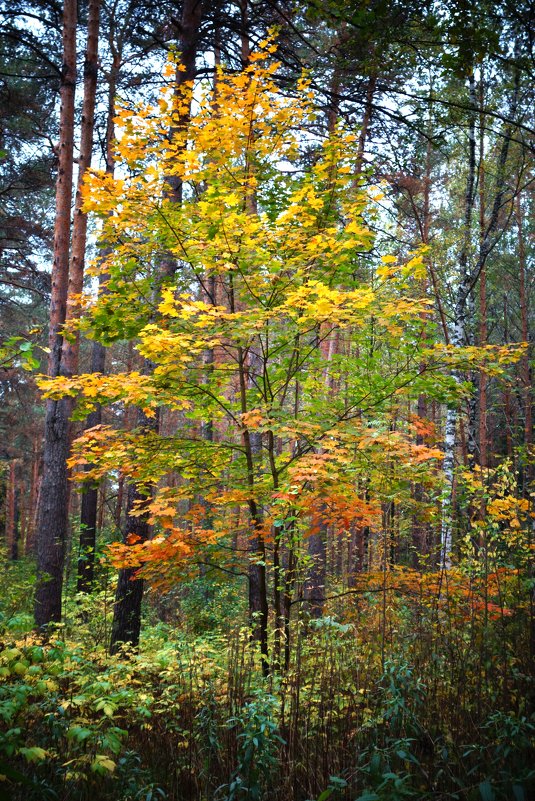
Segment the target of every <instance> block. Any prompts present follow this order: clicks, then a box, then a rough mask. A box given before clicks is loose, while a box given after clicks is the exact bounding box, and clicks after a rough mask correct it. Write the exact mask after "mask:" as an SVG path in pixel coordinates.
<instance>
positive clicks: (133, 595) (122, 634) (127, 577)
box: [110, 412, 150, 654]
mask: <svg viewBox="0 0 535 801" xmlns="http://www.w3.org/2000/svg"><path fill="white" fill-rule="evenodd" d="M140 415H142V413H141V412H140ZM143 417H144V415H143ZM146 498H147V496H146V495H142V494H141V493H140V492H139V490H138V488H137V487H136V485H135V484H131V485H130V486H129V488H128V500H127V508H128V511H129V512H130V511H131V510H132V508H133V506H134V504H135V503H136V502H140V501H141V502H142V501H144V500H146ZM130 534H133V535H134V536H136V537H138V538H139V539H138V540H137V541H138V542H145V541H146V540H147V539H148V538H149V535H150V526H149V524H148V523H147V520H146V518H145V517H144V516H143V515H136V516H135V517H133V516H132V515H130V514H127V518H126V523H125V528H124V541H125V542H126V541H127V538H128V536H129V535H130ZM135 574H136V570H135V569H133V568H122V569H121V570H120V571H119V580H118V582H117V590H116V593H115V606H114V609H113V624H112V631H111V642H110V653H111V654H115V653H117V651H118V650H119V649H120V647H121V645H130V646H132V647H134V648H135V647H136V646H137V645H138V644H139V635H140V632H141V602H142V600H143V579H141V578H135Z"/></svg>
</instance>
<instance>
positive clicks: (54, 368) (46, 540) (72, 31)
mask: <svg viewBox="0 0 535 801" xmlns="http://www.w3.org/2000/svg"><path fill="white" fill-rule="evenodd" d="M76 15H77V3H76V0H65V2H64V9H63V69H62V81H61V88H60V97H61V108H60V132H59V164H58V177H57V182H56V218H55V228H54V262H53V265H52V294H51V303H50V330H49V346H50V355H49V362H48V374H49V375H50V376H51V377H55V376H58V375H59V373H60V366H61V351H62V345H63V335H62V332H61V329H62V326H63V324H64V322H65V316H66V303H67V288H68V275H69V244H70V218H71V199H72V175H73V146H74V141H73V140H74V95H75V85H76ZM68 433H69V432H68V403H67V401H65V400H61V401H52V400H49V401H48V402H47V407H46V419H45V446H44V462H43V480H42V485H41V492H40V502H39V510H38V516H37V531H36V539H37V579H36V594H35V622H36V625H37V626H39V627H42V626H45V625H47V624H48V623H50V622H53V621H59V620H61V596H62V585H63V563H64V551H65V537H66V531H67V522H68V491H67V473H66V465H65V457H66V450H67V448H66V447H65V443H68Z"/></svg>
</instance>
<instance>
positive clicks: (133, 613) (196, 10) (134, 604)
mask: <svg viewBox="0 0 535 801" xmlns="http://www.w3.org/2000/svg"><path fill="white" fill-rule="evenodd" d="M204 10H205V9H204V3H203V2H202V0H185V2H184V5H183V8H182V17H181V22H180V26H179V47H180V53H181V59H180V61H181V65H182V66H183V67H185V69H181V70H177V73H176V84H177V86H180V85H181V84H183V83H184V82H186V81H190V82H192V81H193V80H194V79H195V76H196V57H197V49H198V44H199V36H200V31H201V23H202V20H203V14H204ZM189 116H190V107H189V106H188V109H187V110H186V111H185V112H184V114H183V116H182V117H181V119H180V121H179V127H180V126H183V125H187V123H188V120H189ZM175 130H176V129H175ZM172 135H173V131H171V132H170V137H172ZM166 183H167V186H168V189H167V192H166V195H167V199H168V200H170V201H171V202H174V203H180V202H181V201H182V182H181V180H180V179H179V178H178V177H169V176H168V177H166ZM176 268H177V262H176V259H175V258H174V256H173V255H172V254H171V253H167V254H165V255H164V256H163V257H162V258H161V260H160V264H159V276H158V277H157V280H156V282H155V290H154V295H155V296H156V295H157V294H158V285H159V280H160V279H161V278H162V277H169V276H171V275H173V273H174V272H175V270H176ZM151 369H152V365H151V363H150V362H148V361H147V360H145V364H144V370H146V371H148V372H150V371H151ZM138 424H139V425H140V426H142V427H145V428H149V427H150V428H152V429H153V430H156V431H158V426H159V417H158V415H157V416H156V418H155V419H154V420H147V418H146V417H145V416H144V415H143V414H142V413H141V412H140V415H139V423H138ZM144 497H146V494H145V495H143V494H142V493H140V492H139V490H138V489H137V488H136V487H135V485H133V486H130V487H129V490H128V496H127V513H126V514H127V518H126V524H125V536H126V535H127V534H128V533H133V534H137V535H138V536H139V537H140V539H141V541H145V540H146V539H147V538H148V537H149V536H150V526H149V524H148V523H147V522H146V520H145V519H144V518H143V516H141V517H132V516H131V515H130V511H131V510H132V505H133V503H134V502H136V501H137V500H141V499H142V498H144ZM119 514H120V508H119ZM134 573H135V571H132V570H131V569H126V568H123V569H121V570H120V571H119V579H118V582H117V592H116V597H115V607H114V613H113V624H112V635H111V643H110V652H111V653H115V652H116V651H117V648H118V645H119V643H129V644H131V645H133V646H136V645H137V644H138V642H139V633H140V630H141V604H142V600H143V580H142V579H133V575H134Z"/></svg>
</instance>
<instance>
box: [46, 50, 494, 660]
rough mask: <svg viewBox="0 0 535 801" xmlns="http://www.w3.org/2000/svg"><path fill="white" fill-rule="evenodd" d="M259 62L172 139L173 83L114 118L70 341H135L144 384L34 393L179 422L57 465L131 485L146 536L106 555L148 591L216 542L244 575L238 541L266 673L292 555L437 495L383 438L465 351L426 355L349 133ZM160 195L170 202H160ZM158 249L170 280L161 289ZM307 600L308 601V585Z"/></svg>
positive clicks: (116, 435) (317, 590)
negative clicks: (423, 494)
mask: <svg viewBox="0 0 535 801" xmlns="http://www.w3.org/2000/svg"><path fill="white" fill-rule="evenodd" d="M272 51H273V47H272V46H271V45H270V43H269V42H268V43H266V45H265V47H264V49H263V50H262V51H261V52H259V53H257V54H255V55H252V56H251V60H250V64H249V66H248V67H247V68H246V69H245V70H244V71H243V72H242V73H240V74H237V75H236V74H230V73H226V72H225V71H224V70H222V69H219V70H218V73H217V80H216V84H215V88H213V87H204V88H201V90H200V92H199V93H198V94H196V95H195V101H196V103H195V105H196V110H195V113H194V114H193V115H192V117H191V119H190V120H189V121H188V123H187V125H184V123H183V119H184V115H183V108H184V107H186V106H188V107H189V103H190V97H189V93H191V92H192V91H193V89H192V86H191V84H190V83H187V82H186V83H184V84H183V85H182V86H181V87H179V89H178V90H177V89H176V87H174V88H173V87H172V86H169V85H167V86H165V87H164V88H163V89H162V94H161V98H160V100H159V103H158V104H157V105H156V106H149V105H145V106H138V107H136V108H134V109H127V108H123V109H121V110H120V111H119V115H118V119H117V125H118V126H119V130H120V136H119V139H118V142H117V145H116V149H117V163H118V164H119V165H121V167H120V169H118V170H117V173H116V176H112V175H110V174H109V173H105V172H99V171H92V173H91V175H90V177H89V179H88V180H87V182H86V187H85V198H86V200H85V209H86V211H88V212H92V213H93V214H94V215H95V216H96V217H97V218H98V219H99V220H100V239H101V243H102V246H103V248H105V250H103V253H104V254H107V255H104V257H101V258H100V259H99V260H98V268H95V269H98V270H99V271H101V272H102V273H104V274H105V276H106V280H105V281H101V284H104V285H105V288H104V291H101V293H100V294H99V296H98V298H96V299H91V298H88V299H87V300H88V302H87V308H86V311H85V315H84V316H83V318H82V322H81V325H82V327H83V329H84V330H86V331H87V332H88V333H89V334H90V336H92V337H94V338H96V339H98V340H99V341H101V342H103V343H104V344H110V343H112V342H114V341H116V340H119V339H130V340H134V341H135V343H136V349H137V351H138V353H139V354H140V355H141V356H143V357H144V358H145V360H146V362H145V363H146V364H147V363H150V364H152V365H153V369H152V372H150V374H140V372H138V371H130V372H127V373H122V374H115V375H109V376H106V375H100V374H94V373H93V374H89V375H80V376H75V377H72V378H63V377H62V378H56V379H54V380H51V381H50V380H49V381H45V382H43V383H44V386H45V389H46V394H47V396H48V397H58V396H62V395H70V396H76V397H77V398H78V409H77V414H78V415H79V416H80V417H83V416H85V415H86V414H87V413H88V412H89V411H91V409H92V408H94V406H95V404H97V403H100V404H103V405H105V404H130V405H134V406H137V407H138V408H140V409H142V410H143V411H144V413H145V415H146V416H147V417H149V418H150V417H154V416H155V415H157V414H161V413H162V412H163V410H170V411H171V412H174V413H175V416H176V417H178V418H179V419H180V421H181V422H180V424H179V425H176V426H175V427H174V429H173V432H172V433H162V432H161V430H160V432H156V431H155V430H151V429H150V428H149V427H146V428H144V429H134V430H133V431H129V432H125V431H118V430H113V429H112V428H111V427H109V426H105V425H101V426H97V427H96V428H94V429H91V430H89V431H87V432H85V433H84V435H83V436H82V437H80V439H79V440H78V441H77V442H76V443H75V449H74V454H73V457H72V460H71V464H72V466H74V467H75V468H77V469H78V470H79V477H80V478H83V480H84V481H87V480H88V479H89V480H98V479H99V478H100V477H102V476H103V475H105V474H106V473H109V472H116V471H120V473H121V474H122V475H123V476H125V477H126V478H127V479H128V480H129V481H130V482H135V484H136V485H137V487H138V490H139V491H140V492H141V496H140V497H141V500H139V501H138V504H137V508H136V509H135V510H134V512H133V514H134V515H138V516H140V517H142V518H143V519H145V520H146V521H147V522H148V523H150V524H151V525H152V526H153V530H154V533H155V536H153V537H152V539H150V540H148V541H146V542H136V541H135V537H128V534H129V532H126V535H127V536H126V538H125V542H124V543H123V544H117V545H116V546H114V547H113V548H112V552H113V554H114V557H115V560H116V562H117V564H120V565H122V566H125V565H126V566H129V567H130V568H132V567H134V568H140V570H141V572H142V574H143V575H144V576H145V577H146V578H149V579H150V580H151V581H152V582H153V583H158V582H163V581H165V582H166V583H169V582H170V581H173V580H176V576H177V575H179V574H180V571H181V570H183V568H184V565H185V564H186V565H187V564H188V563H189V562H191V561H194V560H195V559H194V557H195V558H199V553H201V554H202V552H203V549H206V548H208V547H209V546H210V547H212V548H215V549H216V553H217V547H218V544H221V543H227V546H228V543H229V542H232V543H233V544H234V546H235V548H236V553H235V554H234V556H233V559H234V563H236V562H237V563H238V564H239V563H240V558H239V553H240V546H241V552H244V551H245V558H243V557H242V559H241V567H242V569H243V568H244V564H243V563H245V569H246V571H247V575H248V581H249V607H250V611H251V613H252V615H253V620H254V621H255V630H256V632H257V635H258V639H259V642H260V647H261V653H262V659H263V664H264V667H265V668H266V669H267V665H268V621H269V614H270V609H271V608H272V609H273V612H274V616H275V631H276V636H275V660H278V659H279V656H280V654H279V653H278V652H279V650H280V649H281V643H282V641H283V639H284V638H283V636H282V635H283V633H284V634H285V636H286V642H288V639H289V624H290V613H291V609H292V606H293V604H294V601H295V600H296V599H297V600H299V599H300V596H301V594H302V592H303V587H304V584H306V580H307V574H308V573H309V572H310V570H311V562H313V561H314V560H318V559H322V558H323V557H322V555H321V553H320V554H318V553H312V554H311V555H310V554H309V555H307V539H309V540H310V538H311V537H312V536H317V534H318V532H320V533H321V532H322V531H324V529H325V527H326V526H330V527H331V528H332V529H334V530H335V532H336V533H337V535H338V536H342V535H343V534H344V533H347V532H348V531H351V530H352V528H354V527H363V526H366V527H370V528H371V529H372V530H373V529H374V528H375V529H377V530H378V529H379V528H380V527H381V513H380V512H381V502H382V501H383V500H384V499H385V498H389V497H391V496H392V492H399V491H401V490H400V487H401V488H402V487H403V485H404V486H405V487H410V484H411V482H412V481H418V482H420V483H424V484H425V483H426V482H427V483H428V484H432V483H433V481H434V480H435V479H433V474H432V471H430V470H429V464H430V463H431V462H432V461H433V460H436V459H438V458H440V456H441V451H440V450H438V449H437V448H436V447H433V446H432V445H431V446H429V445H426V444H418V445H416V444H414V437H413V432H411V430H410V427H407V426H405V427H403V426H401V427H400V430H395V428H396V426H395V425H393V421H395V420H396V418H397V416H398V412H399V409H400V407H401V406H402V405H403V404H404V403H405V404H406V403H407V402H408V401H409V400H410V399H411V398H414V399H416V398H418V396H419V395H421V394H425V395H427V396H430V397H435V398H437V399H439V400H443V399H445V400H451V399H452V398H453V397H454V393H455V392H458V388H457V386H456V384H455V383H454V382H453V381H452V380H451V378H450V377H449V371H448V370H447V369H444V368H445V367H446V366H448V365H449V364H450V363H452V361H455V360H457V362H458V360H459V359H460V358H462V359H463V360H464V363H465V364H468V365H470V364H472V363H474V362H475V361H476V360H477V359H478V358H480V356H481V354H480V353H479V352H478V351H477V349H471V350H467V351H466V352H464V353H463V355H462V357H461V356H460V355H459V353H452V351H451V349H448V348H447V347H443V346H437V345H434V344H433V342H432V341H431V339H430V337H431V336H432V332H433V328H432V326H431V325H430V322H429V319H428V317H429V314H428V312H429V306H430V304H431V301H430V300H429V299H428V298H425V297H420V296H419V293H420V292H421V286H422V280H421V279H422V276H423V275H424V274H425V267H424V264H423V260H422V257H421V254H419V253H413V254H409V256H408V257H407V259H406V260H405V263H403V264H402V263H398V261H397V259H396V258H395V257H393V256H385V257H383V258H382V259H380V258H379V257H378V255H377V252H376V250H374V235H373V234H372V232H371V230H370V227H369V221H370V220H371V219H373V215H374V207H373V203H374V200H375V199H377V194H378V193H377V191H376V192H375V193H373V192H372V193H371V195H372V196H371V197H370V194H368V193H366V192H365V191H364V190H363V189H362V188H361V187H360V186H359V182H358V180H356V178H355V175H356V174H358V169H357V165H358V158H359V150H358V142H357V137H356V136H355V135H354V134H353V133H352V132H350V131H348V130H347V129H346V128H345V127H344V126H342V125H341V126H339V127H337V128H336V130H334V132H331V133H329V135H324V134H323V133H322V132H321V129H320V126H319V122H318V119H317V117H316V115H315V113H314V111H313V106H312V100H313V97H312V93H311V92H310V90H309V87H308V85H307V82H306V80H302V81H300V82H299V84H298V86H297V91H296V94H295V97H293V98H288V97H285V96H284V95H283V94H282V93H281V91H280V89H279V88H278V87H277V85H276V83H275V81H274V74H275V72H276V70H277V67H278V65H277V64H276V63H272V62H271V60H270V55H271V52H272ZM173 72H174V66H173V65H172V64H170V65H169V69H168V72H167V76H168V77H169V76H170V75H171V74H172V73H173ZM170 132H171V133H170ZM118 176H121V177H118ZM174 178H175V179H176V178H178V179H179V180H180V181H181V183H182V186H183V199H182V203H181V204H177V203H174V202H172V200H171V199H170V198H169V193H168V191H167V184H168V181H169V180H170V179H171V180H172V179H174ZM374 194H375V198H374V197H373V195H374ZM169 254H172V255H173V257H174V258H175V259H176V260H177V262H178V265H179V268H178V270H177V272H176V274H175V275H174V276H173V277H172V278H169V277H167V278H165V277H164V278H162V277H161V275H162V273H161V271H158V269H157V265H158V262H159V259H161V258H163V257H164V256H166V257H167V256H168V255H169ZM158 276H160V277H159V278H158ZM457 362H456V363H457ZM498 362H499V359H497V360H496V365H495V369H497V370H498V369H499V366H498ZM492 369H493V367H492V364H491V363H490V360H489V363H488V364H487V366H486V370H487V372H488V371H489V370H492ZM170 476H173V477H174V478H173V480H172V481H169V480H168V479H169V477H170ZM364 485H365V486H366V491H365V492H363V491H362V487H363V486H364ZM409 494H410V493H409ZM387 547H389V546H387V543H385V544H384V547H383V551H381V550H380V547H379V545H378V546H377V549H376V550H377V553H378V554H379V556H378V557H377V558H378V559H379V560H380V559H381V558H383V557H384V558H386V556H385V554H386V549H387ZM222 553H223V552H220V553H219V555H218V558H223V557H222ZM381 553H382V554H383V557H381ZM205 558H208V557H205ZM312 567H313V565H312ZM311 594H312V596H314V594H316V595H319V596H324V594H325V587H324V580H323V584H321V582H320V585H319V586H316V587H313V588H312V593H311ZM316 600H319V601H320V602H321V601H322V597H319V598H316Z"/></svg>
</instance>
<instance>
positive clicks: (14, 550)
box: [5, 459, 20, 559]
mask: <svg viewBox="0 0 535 801" xmlns="http://www.w3.org/2000/svg"><path fill="white" fill-rule="evenodd" d="M18 464H19V460H18V459H12V460H11V461H10V463H9V472H8V475H7V480H6V528H5V532H6V547H7V555H8V558H9V559H18V557H19V533H20V532H19V520H20V509H19V501H20V491H19V488H18V483H17V476H18V470H17V467H18Z"/></svg>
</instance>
